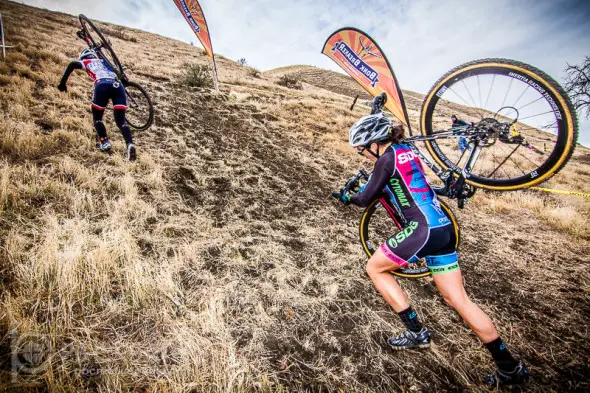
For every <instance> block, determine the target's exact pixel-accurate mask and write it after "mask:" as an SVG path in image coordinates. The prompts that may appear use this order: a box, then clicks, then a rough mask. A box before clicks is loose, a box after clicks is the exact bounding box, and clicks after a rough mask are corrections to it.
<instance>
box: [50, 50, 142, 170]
mask: <svg viewBox="0 0 590 393" xmlns="http://www.w3.org/2000/svg"><path fill="white" fill-rule="evenodd" d="M74 70H85V71H86V73H87V74H88V76H90V78H91V79H92V80H93V81H94V97H93V99H92V118H93V120H94V128H95V129H96V134H97V136H98V139H99V146H98V149H99V150H100V151H104V152H106V151H109V150H111V142H110V141H109V138H108V136H107V129H106V127H105V125H104V123H103V122H102V119H103V116H104V111H105V109H106V107H107V105H108V103H109V100H112V102H113V110H114V116H115V123H116V124H117V127H119V130H121V133H122V134H123V138H125V143H126V145H127V159H128V160H129V161H135V159H136V157H137V152H136V148H135V145H134V144H133V137H132V135H131V130H130V129H129V126H128V125H127V121H126V120H125V111H126V110H127V98H126V96H125V88H124V87H123V84H122V83H121V81H120V80H119V79H118V77H117V74H116V73H115V72H114V71H113V70H112V69H111V68H110V67H109V65H108V64H107V62H105V61H104V60H102V59H101V58H100V57H99V56H98V55H97V53H96V51H94V50H93V49H91V48H86V49H84V50H83V51H82V52H81V53H80V56H79V61H72V62H71V63H70V64H69V65H68V67H67V68H66V70H65V72H64V74H63V76H62V78H61V81H60V83H59V85H58V86H57V88H58V90H59V91H61V92H67V91H68V88H67V86H66V83H67V81H68V78H69V77H70V75H71V74H72V72H74Z"/></svg>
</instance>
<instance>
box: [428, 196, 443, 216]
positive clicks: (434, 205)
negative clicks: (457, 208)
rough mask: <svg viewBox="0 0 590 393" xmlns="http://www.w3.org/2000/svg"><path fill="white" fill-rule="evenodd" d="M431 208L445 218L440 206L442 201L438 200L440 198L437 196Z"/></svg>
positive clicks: (433, 199)
mask: <svg viewBox="0 0 590 393" xmlns="http://www.w3.org/2000/svg"><path fill="white" fill-rule="evenodd" d="M430 206H432V208H433V209H434V210H436V212H437V213H438V214H439V215H441V216H444V215H445V213H444V212H443V210H442V207H441V206H440V201H439V200H438V198H437V197H436V196H435V197H434V198H432V203H431V204H430Z"/></svg>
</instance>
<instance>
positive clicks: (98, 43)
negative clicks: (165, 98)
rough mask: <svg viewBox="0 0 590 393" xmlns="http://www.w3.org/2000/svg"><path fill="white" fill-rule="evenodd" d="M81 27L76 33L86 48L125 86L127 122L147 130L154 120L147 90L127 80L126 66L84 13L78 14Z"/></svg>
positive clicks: (140, 129) (139, 129)
mask: <svg viewBox="0 0 590 393" xmlns="http://www.w3.org/2000/svg"><path fill="white" fill-rule="evenodd" d="M79 20H80V26H81V29H80V30H79V31H78V32H77V33H76V34H77V36H78V37H79V38H80V39H82V40H84V42H86V44H87V45H88V48H89V49H91V50H93V51H95V52H96V54H97V55H98V56H99V57H100V58H101V59H102V60H104V61H105V62H106V64H107V65H108V67H109V68H110V69H111V70H112V71H113V72H114V73H115V74H116V75H117V77H118V78H119V80H120V81H121V83H122V84H123V86H124V88H125V95H126V98H127V100H126V101H127V114H126V118H127V123H128V124H129V126H130V127H131V128H132V129H134V130H136V131H144V130H147V129H148V128H149V127H150V126H151V125H152V123H153V121H154V106H153V103H152V100H151V98H150V96H149V95H148V93H147V91H146V90H145V89H144V88H143V87H142V86H140V85H139V84H137V83H135V82H132V81H130V80H129V78H128V77H127V75H126V74H125V70H126V67H125V66H123V65H122V64H121V61H120V60H119V57H118V56H117V54H116V53H115V51H114V49H113V46H112V44H111V42H110V40H108V39H107V38H106V36H105V35H104V34H103V33H102V32H101V30H100V29H99V28H98V27H97V26H96V25H95V24H94V22H92V21H91V20H90V19H89V18H88V17H86V16H85V15H82V14H80V16H79Z"/></svg>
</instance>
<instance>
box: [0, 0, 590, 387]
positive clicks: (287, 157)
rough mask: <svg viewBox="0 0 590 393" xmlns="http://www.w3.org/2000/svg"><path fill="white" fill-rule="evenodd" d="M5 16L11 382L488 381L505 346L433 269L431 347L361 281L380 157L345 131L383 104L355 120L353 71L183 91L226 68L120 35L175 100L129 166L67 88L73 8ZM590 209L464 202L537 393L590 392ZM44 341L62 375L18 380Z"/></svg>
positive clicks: (517, 201)
mask: <svg viewBox="0 0 590 393" xmlns="http://www.w3.org/2000/svg"><path fill="white" fill-rule="evenodd" d="M2 12H3V17H4V18H5V23H7V32H8V33H10V36H11V39H12V40H13V41H14V44H16V45H20V46H19V48H20V49H19V50H16V51H12V52H11V56H10V57H9V59H8V60H7V61H6V63H2V62H0V74H2V76H3V77H4V76H6V77H7V78H8V79H0V108H1V109H2V111H1V112H0V151H1V152H2V160H0V285H2V291H0V337H1V339H0V349H1V351H0V366H1V367H0V386H3V387H4V386H6V387H7V389H8V390H9V391H10V390H12V391H14V392H27V391H28V392H33V391H50V392H73V391H76V392H85V391H87V392H120V391H129V392H197V391H198V392H293V391H300V392H315V391H322V392H325V391H330V392H331V391H334V392H384V391H412V392H434V391H482V392H483V391H486V390H485V389H483V388H482V387H481V386H480V385H479V382H478V381H479V379H480V378H481V375H482V374H483V373H484V372H486V371H489V370H490V369H491V362H490V359H489V356H488V355H487V353H486V352H485V351H484V350H482V349H481V348H480V344H479V342H478V341H477V340H476V339H475V337H474V336H473V334H471V333H470V331H469V329H468V328H467V327H466V326H464V325H463V324H462V323H461V322H460V320H459V318H458V316H457V315H456V314H455V313H454V312H452V311H451V310H450V309H449V308H448V307H446V305H445V304H444V302H443V301H442V299H441V298H440V297H439V296H438V295H437V293H436V290H435V288H434V287H433V284H432V282H431V280H428V279H427V280H421V281H409V280H400V284H401V285H402V286H403V288H404V290H405V291H407V293H408V296H409V298H410V300H411V302H412V304H413V305H414V307H415V308H416V309H417V310H418V311H419V312H420V314H421V315H422V316H423V319H424V320H425V321H426V323H427V325H428V326H429V328H430V329H431V330H432V331H433V332H434V333H435V338H434V343H435V345H434V347H433V348H432V350H430V351H426V352H420V353H419V354H418V353H392V352H390V351H389V350H388V349H387V348H386V347H385V346H384V345H383V337H384V336H385V335H387V334H391V333H393V332H396V331H398V330H400V329H401V323H400V322H399V321H398V319H397V318H396V316H395V315H394V314H393V313H392V312H391V310H389V309H388V307H386V305H385V303H384V302H383V300H382V299H381V298H380V297H379V296H378V295H377V294H376V292H375V290H374V289H373V288H372V286H371V284H370V281H369V280H368V278H367V277H366V275H365V274H364V269H363V264H364V262H365V257H364V255H363V253H362V251H361V250H360V248H359V246H358V239H357V230H356V228H355V226H356V225H357V221H358V217H359V215H360V211H359V210H357V209H352V208H344V207H341V206H337V205H336V204H334V203H333V202H332V201H330V200H329V194H330V192H331V191H332V190H333V189H336V188H338V187H340V186H341V182H342V181H343V179H345V178H347V176H348V175H350V174H352V173H353V172H355V171H357V170H358V168H359V167H360V165H362V164H363V163H362V162H361V160H360V158H359V157H357V155H356V154H354V153H352V152H351V150H350V148H349V147H348V144H347V133H346V129H347V128H348V127H349V126H350V125H351V124H352V123H353V122H354V121H355V120H356V119H357V118H358V117H360V116H362V115H363V114H365V113H366V112H367V101H365V100H361V101H359V103H358V104H357V106H356V108H355V110H354V111H352V112H351V111H349V110H348V108H349V107H350V104H351V99H350V97H349V96H348V95H346V94H343V93H347V92H349V90H347V91H346V92H345V91H336V92H334V91H331V90H330V89H331V88H332V87H331V86H337V85H338V84H339V83H340V82H338V81H339V80H340V79H338V78H336V77H334V79H332V80H330V83H325V84H324V85H322V86H323V87H322V86H318V85H314V84H313V83H311V82H313V80H311V79H310V80H306V79H303V78H302V80H304V81H305V83H304V84H303V85H302V87H303V88H302V89H301V90H292V89H288V88H285V87H282V86H278V85H276V84H275V82H274V81H275V80H276V78H277V77H280V72H278V73H272V75H269V74H267V73H263V74H262V75H261V77H260V78H257V77H256V76H253V75H249V74H248V71H247V70H246V69H244V67H241V66H239V65H237V64H235V63H233V62H231V61H229V60H227V59H224V58H221V57H220V59H219V68H220V76H221V80H222V81H223V82H226V83H227V82H231V83H233V84H235V85H236V86H227V84H222V90H223V91H222V93H221V94H212V93H210V92H209V91H206V90H202V91H201V90H196V89H186V88H185V86H183V85H180V84H177V83H176V80H177V78H178V77H179V70H180V69H182V64H184V63H186V62H187V61H190V62H192V63H194V64H203V65H204V64H209V59H208V58H207V57H206V55H204V54H203V53H200V52H201V51H200V50H198V48H195V47H191V46H189V45H187V44H184V43H181V42H177V41H173V40H169V39H166V38H164V37H160V36H154V35H151V34H147V33H143V32H139V31H134V30H129V29H125V28H118V27H114V26H111V25H109V26H108V28H109V29H113V31H117V32H118V33H120V35H121V37H132V38H136V39H137V40H138V41H141V42H146V43H150V48H153V50H152V51H150V52H149V53H143V52H142V51H138V50H137V46H136V43H135V42H134V41H133V40H131V39H128V40H126V39H124V38H120V37H119V38H117V39H116V40H115V43H114V44H115V45H116V48H117V53H118V54H119V55H120V57H121V58H122V59H123V60H124V61H125V60H128V61H130V62H132V63H133V67H132V68H131V69H130V72H129V74H130V77H131V78H132V80H136V81H138V82H139V83H141V84H142V85H144V86H145V87H146V88H147V89H148V91H149V92H150V94H151V95H152V98H153V99H154V102H156V103H157V118H156V124H155V126H154V127H152V128H151V129H150V130H149V131H147V132H145V133H137V134H136V135H135V138H136V143H137V145H138V148H139V160H138V161H137V162H136V163H128V162H126V161H125V160H124V159H123V149H124V144H123V142H122V140H121V137H120V135H118V134H117V133H116V131H115V130H114V128H113V124H112V122H111V119H112V118H111V117H110V116H111V115H110V114H107V116H108V124H109V127H108V128H109V132H110V134H111V135H112V140H113V143H114V151H113V153H112V154H111V155H105V154H101V153H98V152H96V151H95V149H94V132H93V130H92V123H91V116H90V114H89V106H88V102H89V93H88V92H89V91H90V88H91V84H90V83H89V82H88V81H86V80H85V79H84V75H82V74H74V75H73V76H72V78H71V79H70V82H69V87H70V89H69V90H70V92H69V93H68V94H58V93H57V92H56V90H55V88H54V86H55V85H56V84H57V82H58V79H59V77H60V75H61V73H62V72H63V68H64V67H65V65H66V64H67V60H66V59H67V57H70V56H73V55H74V54H75V53H77V51H78V50H79V49H80V48H81V47H82V43H81V42H78V41H77V40H76V38H75V36H74V32H75V29H76V28H75V24H72V21H73V20H74V19H73V18H72V17H70V16H66V15H60V14H54V13H49V12H47V11H41V10H35V9H31V8H29V7H25V6H22V5H19V4H16V3H7V5H6V7H2ZM24 14H27V15H28V17H27V18H26V20H25V19H24V18H21V17H20V16H21V15H24ZM181 21H182V20H181ZM37 25H39V26H41V25H42V26H43V27H42V28H41V29H42V31H43V32H44V31H45V30H46V29H48V28H50V27H52V28H54V29H55V33H54V34H53V35H52V37H54V38H53V39H51V40H49V39H48V36H47V34H46V33H42V31H41V30H37V29H35V28H29V26H37ZM118 33H115V34H118ZM55 37H58V38H57V39H55ZM35 45H38V47H37V46H35ZM41 48H42V49H41ZM52 54H54V55H52ZM32 64H38V67H37V68H35V69H33V68H32ZM291 71H292V70H291ZM303 71H305V70H303ZM304 74H305V73H301V75H304ZM322 75H324V77H325V79H330V78H331V77H330V75H332V74H330V73H324V74H322V71H321V70H314V73H313V76H315V77H321V76H322ZM326 75H327V76H326ZM2 80H4V81H5V83H3V82H1V81H2ZM350 91H352V90H350ZM347 94H348V93H347ZM407 101H408V102H409V103H410V102H415V103H417V104H416V105H419V102H420V97H419V95H418V94H413V93H408V99H407ZM412 105H413V104H412ZM416 107H417V106H413V107H411V108H410V111H412V110H414V111H415V110H416ZM455 109H457V108H453V110H454V111H455ZM457 112H459V113H460V111H459V110H457ZM415 117H417V113H415ZM413 121H416V118H413ZM153 140H157V141H158V144H154V143H152V141H153ZM588 156H589V154H588V151H587V149H579V151H578V152H577V153H576V156H575V159H574V160H573V161H572V165H571V166H568V167H566V169H565V170H564V171H563V172H562V173H561V174H560V175H559V176H556V177H555V178H553V179H552V180H551V185H550V186H551V187H554V188H562V189H572V188H573V189H575V190H578V191H580V192H589V191H588V187H589V186H588V184H590V182H589V181H588V180H589V179H588V176H589V173H590V172H589V171H588V161H587V157H588ZM589 212H590V206H589V205H588V203H587V202H585V201H584V200H581V199H578V198H573V199H572V198H570V197H566V196H563V197H562V196H553V195H544V194H540V193H532V192H530V191H527V192H513V193H504V194H499V193H484V192H478V193H477V194H476V197H475V198H474V199H473V200H472V201H471V202H470V204H469V205H468V206H467V207H466V209H464V210H461V211H456V214H457V215H458V217H459V220H460V223H461V225H462V236H463V238H462V245H461V250H460V252H461V264H462V269H463V271H464V275H465V281H466V286H467V290H468V292H469V293H470V295H471V296H472V297H473V298H474V300H475V301H477V303H478V304H480V305H481V306H482V307H483V308H484V310H486V311H487V312H488V313H489V314H490V315H491V317H492V318H493V320H494V321H495V322H496V323H497V324H498V327H499V329H500V331H501V334H502V336H503V337H504V338H505V339H506V340H507V341H508V342H509V344H510V347H511V349H512V350H513V352H515V353H516V354H518V355H519V356H522V357H523V358H524V359H525V361H526V362H527V364H529V365H530V368H531V372H532V373H533V376H534V378H533V382H532V383H531V385H530V387H529V391H532V392H545V391H563V389H564V387H565V386H567V387H568V388H571V389H570V390H575V389H578V390H579V391H583V390H585V389H587V388H588V380H587V375H588V365H587V354H588V351H589V350H588V345H587V344H586V342H587V341H588V340H587V339H588V333H587V332H586V331H585V330H584V328H583V327H584V326H587V325H588V321H589V318H590V315H589V314H588V312H587V309H588V300H589V293H590V292H589V290H588V288H590V277H589V275H588V272H587V262H588V261H587V255H588V252H589V251H590V250H589V248H588V242H587V240H588V238H589V233H588V229H587V227H588V214H589ZM11 334H12V335H11ZM27 335H32V336H34V337H37V339H36V340H37V341H34V342H39V341H38V340H39V337H41V338H45V337H47V338H48V339H49V342H50V344H51V349H50V350H49V351H48V353H50V354H51V355H52V357H51V358H50V359H49V360H47V362H46V363H44V364H47V365H48V366H49V367H48V368H46V369H43V370H39V372H36V373H33V374H34V375H30V374H27V373H26V372H24V371H23V372H21V373H19V376H18V380H17V383H15V384H11V383H10V379H11V363H10V353H11V349H12V348H11V345H12V347H13V348H16V350H24V349H25V348H26V345H25V344H26V341H25V340H24V338H25V337H26V336H27Z"/></svg>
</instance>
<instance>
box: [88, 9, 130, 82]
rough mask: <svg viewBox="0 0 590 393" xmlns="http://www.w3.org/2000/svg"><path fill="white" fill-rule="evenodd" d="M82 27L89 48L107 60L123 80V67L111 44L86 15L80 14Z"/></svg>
mask: <svg viewBox="0 0 590 393" xmlns="http://www.w3.org/2000/svg"><path fill="white" fill-rule="evenodd" d="M79 18H80V25H81V26H82V30H83V31H84V34H85V36H86V38H85V40H86V43H87V44H88V46H89V47H91V48H92V49H94V50H95V51H96V52H97V53H98V55H99V56H100V57H101V58H102V59H103V60H105V61H106V62H107V63H108V65H109V66H110V67H111V69H112V70H113V71H114V72H115V73H116V74H117V76H118V77H119V79H123V66H122V65H121V62H120V61H119V58H118V57H117V54H116V53H115V51H114V50H113V47H112V46H111V42H110V41H109V40H108V39H107V38H106V37H105V36H104V35H103V34H102V32H101V31H100V30H99V29H98V28H97V27H96V25H95V24H94V23H93V22H92V21H91V20H90V19H88V18H87V17H86V16H85V15H82V14H80V16H79Z"/></svg>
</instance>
